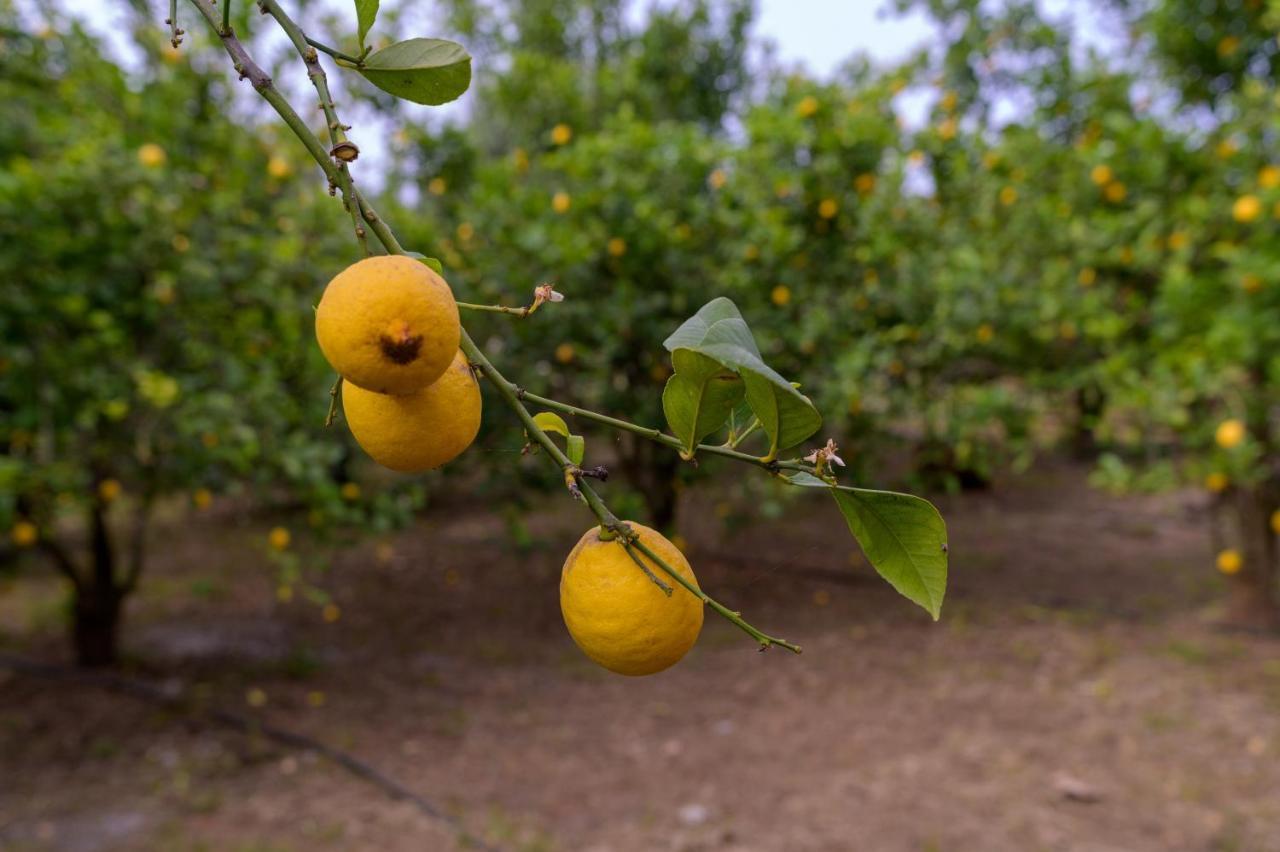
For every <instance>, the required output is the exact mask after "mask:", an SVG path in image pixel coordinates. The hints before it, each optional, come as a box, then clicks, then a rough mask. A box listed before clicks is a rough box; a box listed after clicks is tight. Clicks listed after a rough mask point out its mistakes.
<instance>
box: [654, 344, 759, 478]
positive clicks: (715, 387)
mask: <svg viewBox="0 0 1280 852" xmlns="http://www.w3.org/2000/svg"><path fill="white" fill-rule="evenodd" d="M671 364H672V366H673V367H674V368H675V373H674V375H672V376H671V378H670V379H668V380H667V386H666V388H664V389H663V391H662V411H663V413H664V414H666V416H667V425H668V426H670V427H671V431H672V433H673V434H674V435H675V436H676V437H677V438H679V439H680V441H681V443H682V444H683V445H684V447H683V449H681V451H680V455H681V456H683V457H684V458H686V459H688V458H692V457H693V450H694V448H695V447H697V446H698V443H699V442H700V441H701V440H702V439H703V438H705V437H706V436H707V435H710V434H711V433H712V432H715V431H716V430H717V429H719V428H720V427H721V426H723V425H724V424H725V421H726V420H728V419H729V415H730V414H731V413H732V412H733V409H734V407H735V406H737V404H738V402H739V401H740V400H741V399H742V395H743V383H742V377H741V376H739V375H738V374H737V373H735V372H734V371H733V370H730V369H729V368H727V367H725V366H724V365H723V364H721V363H720V362H719V361H716V360H714V359H712V358H708V357H707V356H706V355H703V354H701V353H699V352H696V351H694V350H692V349H677V350H676V351H674V352H672V353H671Z"/></svg>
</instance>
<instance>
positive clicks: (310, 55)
mask: <svg viewBox="0 0 1280 852" xmlns="http://www.w3.org/2000/svg"><path fill="white" fill-rule="evenodd" d="M229 2H230V0H228V3H229ZM259 3H260V4H261V7H262V10H263V11H264V12H266V13H267V14H268V15H270V16H271V17H273V18H275V19H276V23H278V24H279V25H280V28H281V29H283V30H284V31H285V34H286V35H287V36H288V37H289V41H291V42H292V43H293V47H294V49H295V50H297V51H298V55H299V56H301V57H302V61H303V63H304V64H305V65H306V66H307V77H308V78H310V80H311V84H312V85H313V86H314V87H315V90H316V94H317V95H319V96H320V109H321V110H323V111H324V119H325V124H327V125H328V127H329V143H330V148H329V153H330V154H331V155H336V152H338V151H339V150H344V151H349V152H351V153H349V154H347V155H346V156H347V157H349V158H351V159H354V158H355V156H356V155H357V154H358V152H359V149H358V148H356V147H355V145H353V144H351V142H350V141H349V140H348V139H347V132H346V131H347V128H346V126H345V125H344V124H343V123H342V121H341V120H340V119H339V118H338V110H337V105H336V104H334V102H333V95H331V94H330V93H329V78H328V76H327V75H326V74H325V73H324V68H323V67H322V66H321V65H320V59H319V57H318V56H316V52H315V50H314V49H313V48H312V47H311V46H309V43H308V41H307V37H306V35H305V34H304V33H303V32H302V29H301V28H300V27H299V26H298V25H297V24H296V23H295V22H294V20H293V19H292V18H290V17H289V16H288V15H287V14H285V11H284V10H283V9H281V8H280V4H279V3H277V2H275V0H259ZM337 166H338V187H339V188H340V189H341V190H342V205H343V206H344V207H346V208H347V212H348V213H349V214H350V215H351V227H352V229H353V230H354V231H355V235H356V242H358V243H359V244H360V251H361V252H363V253H364V256H365V257H368V256H369V255H370V251H369V240H368V238H367V237H366V236H365V230H364V224H363V222H362V221H361V216H360V211H359V209H358V204H357V202H356V198H355V191H354V187H353V183H352V180H351V171H350V170H349V169H348V168H347V163H346V162H345V161H344V160H342V159H338V160H337Z"/></svg>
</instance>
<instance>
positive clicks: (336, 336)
mask: <svg viewBox="0 0 1280 852" xmlns="http://www.w3.org/2000/svg"><path fill="white" fill-rule="evenodd" d="M461 328H462V326H461V323H460V322H459V319H458V304H457V302H455V301H454V299H453V291H452V290H450V289H449V285H448V283H446V282H445V280H444V279H443V278H441V277H440V276H439V275H437V274H436V273H435V272H434V271H432V270H431V269H430V268H429V267H428V266H427V265H426V264H424V263H422V262H420V261H417V260H414V259H413V258H411V257H405V256H403V255H387V256H380V257H368V258H365V259H364V260H361V261H358V262H356V263H354V264H352V265H351V266H349V267H347V268H346V269H344V270H343V271H342V272H340V273H338V275H337V276H335V277H334V279H333V280H332V281H330V282H329V285H328V286H327V287H326V288H325V291H324V295H323V296H322V297H321V299H320V304H319V305H318V306H317V307H316V339H317V340H318V341H319V342H320V349H321V351H322V352H324V356H325V358H327V359H328V361H329V363H330V365H332V366H333V369H334V370H336V371H337V372H338V374H339V375H341V376H342V377H343V378H344V379H345V380H346V381H347V382H349V383H350V384H352V385H355V386H356V387H359V388H363V389H364V390H367V391H375V392H377V393H391V394H411V393H416V392H417V391H420V390H422V389H423V388H425V387H427V385H429V384H431V383H432V382H434V381H435V380H436V379H438V378H440V376H442V375H443V374H444V371H445V370H446V369H448V367H449V364H450V363H451V362H452V361H453V357H454V355H455V354H456V353H457V351H458V342H459V340H460V339H461Z"/></svg>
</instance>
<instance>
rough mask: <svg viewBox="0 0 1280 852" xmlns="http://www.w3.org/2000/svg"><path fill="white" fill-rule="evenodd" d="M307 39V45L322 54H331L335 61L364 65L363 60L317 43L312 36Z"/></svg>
mask: <svg viewBox="0 0 1280 852" xmlns="http://www.w3.org/2000/svg"><path fill="white" fill-rule="evenodd" d="M306 38H307V44H309V45H311V46H312V47H314V48H315V49H316V50H318V51H320V52H321V53H327V54H329V55H330V56H332V57H333V58H334V59H341V60H342V61H343V62H350V63H351V64H352V65H361V64H363V60H361V59H360V58H359V57H355V56H352V55H351V54H349V53H343V52H342V51H341V50H338V49H337V48H333V47H330V46H329V45H327V44H324V43H323V42H319V41H316V40H315V39H313V38H311V37H310V36H307V37H306Z"/></svg>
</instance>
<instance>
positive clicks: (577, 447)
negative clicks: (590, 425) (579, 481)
mask: <svg viewBox="0 0 1280 852" xmlns="http://www.w3.org/2000/svg"><path fill="white" fill-rule="evenodd" d="M533 422H534V423H536V424H537V425H538V428H539V429H541V430H542V431H543V432H554V433H556V434H557V435H562V436H564V446H565V453H564V454H565V455H566V456H568V457H569V461H571V462H573V463H574V464H582V459H583V458H584V457H585V456H586V451H587V442H586V441H585V440H583V438H582V436H581V435H575V434H573V433H572V432H570V431H569V425H568V424H567V423H565V422H564V418H563V417H561V416H560V415H559V414H554V413H552V412H550V411H540V412H538V413H537V414H535V415H533Z"/></svg>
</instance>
